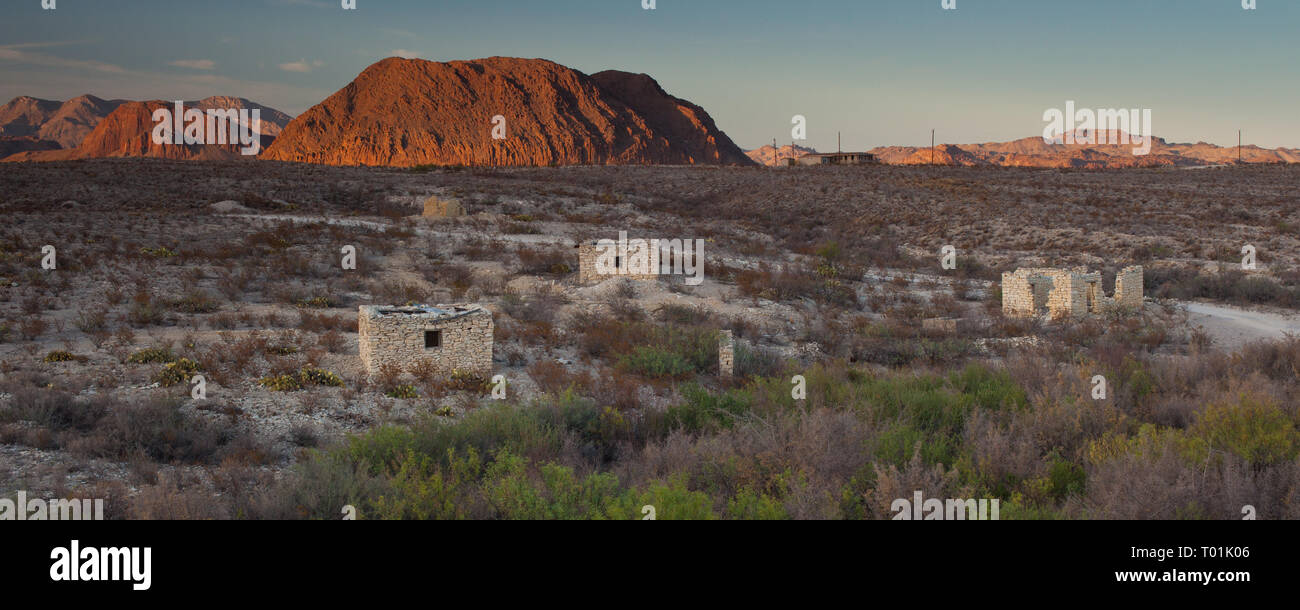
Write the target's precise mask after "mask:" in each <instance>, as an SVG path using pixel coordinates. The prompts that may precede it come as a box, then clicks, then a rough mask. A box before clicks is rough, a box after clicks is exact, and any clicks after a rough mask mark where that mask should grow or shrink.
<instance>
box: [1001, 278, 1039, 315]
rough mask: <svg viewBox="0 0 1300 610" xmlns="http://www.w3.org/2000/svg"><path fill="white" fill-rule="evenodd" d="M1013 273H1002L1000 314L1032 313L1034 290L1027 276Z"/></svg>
mask: <svg viewBox="0 0 1300 610" xmlns="http://www.w3.org/2000/svg"><path fill="white" fill-rule="evenodd" d="M1020 271H1021V270H1019V269H1017V270H1016V272H1015V273H1010V272H1008V273H1003V274H1002V314H1003V315H1007V316H1030V315H1033V314H1034V292H1033V286H1032V285H1031V284H1030V283H1029V278H1028V276H1026V275H1024V274H1021V273H1020Z"/></svg>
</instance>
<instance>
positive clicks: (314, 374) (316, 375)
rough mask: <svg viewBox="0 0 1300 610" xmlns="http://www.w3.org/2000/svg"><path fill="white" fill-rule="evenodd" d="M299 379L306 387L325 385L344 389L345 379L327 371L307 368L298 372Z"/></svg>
mask: <svg viewBox="0 0 1300 610" xmlns="http://www.w3.org/2000/svg"><path fill="white" fill-rule="evenodd" d="M298 378H299V379H300V380H302V383H303V384H304V385H306V384H310V385H323V386H329V387H334V388H341V387H343V385H344V384H343V379H342V378H341V377H339V376H338V375H335V374H334V373H331V372H329V371H327V370H325V369H319V368H314V367H305V368H303V369H302V370H301V371H299V372H298Z"/></svg>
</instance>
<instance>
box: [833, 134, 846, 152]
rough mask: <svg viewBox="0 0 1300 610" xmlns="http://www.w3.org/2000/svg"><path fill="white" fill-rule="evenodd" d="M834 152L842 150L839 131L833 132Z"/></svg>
mask: <svg viewBox="0 0 1300 610" xmlns="http://www.w3.org/2000/svg"><path fill="white" fill-rule="evenodd" d="M835 152H837V153H842V152H844V140H843V139H842V138H840V132H838V131H837V132H835Z"/></svg>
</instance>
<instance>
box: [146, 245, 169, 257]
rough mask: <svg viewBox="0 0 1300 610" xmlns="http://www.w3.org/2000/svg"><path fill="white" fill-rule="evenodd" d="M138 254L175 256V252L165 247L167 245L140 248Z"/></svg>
mask: <svg viewBox="0 0 1300 610" xmlns="http://www.w3.org/2000/svg"><path fill="white" fill-rule="evenodd" d="M140 254H143V255H145V256H152V257H154V258H171V257H173V256H176V252H174V251H172V250H170V249H168V248H167V246H158V247H157V248H140Z"/></svg>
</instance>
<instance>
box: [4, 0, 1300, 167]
mask: <svg viewBox="0 0 1300 610" xmlns="http://www.w3.org/2000/svg"><path fill="white" fill-rule="evenodd" d="M56 2H57V5H56V8H55V9H54V10H52V11H49V10H42V9H41V0H5V6H4V8H3V9H0V10H3V13H4V18H3V19H0V98H3V100H8V99H9V98H12V97H15V96H18V95H32V96H35V97H42V98H47V99H66V98H69V97H73V96H76V95H80V94H82V93H92V94H95V95H98V96H100V97H105V98H130V99H149V98H159V99H178V98H186V99H193V98H198V97H205V96H208V95H235V96H239V97H246V98H249V99H252V100H255V101H258V102H261V103H264V104H267V105H270V106H273V107H276V108H279V109H281V110H284V111H286V112H290V113H292V114H298V113H300V112H302V111H304V110H306V109H307V108H309V107H310V106H311V105H313V104H315V103H317V102H319V101H321V100H323V99H324V98H325V97H327V96H328V95H330V94H331V93H333V92H334V91H336V90H338V89H339V88H341V87H343V86H344V85H346V84H347V83H348V82H349V81H351V80H352V79H353V78H354V77H355V76H356V75H357V74H358V73H359V72H360V71H361V70H362V69H364V68H365V67H366V66H368V65H370V64H371V63H374V62H375V61H378V60H380V59H383V58H384V57H389V56H392V55H395V54H402V55H410V56H416V57H421V58H424V59H430V60H435V61H448V60H453V59H473V58H479V57H487V56H492V55H509V56H518V57H544V58H546V59H550V60H553V61H556V62H559V63H561V64H564V65H567V66H570V67H573V68H576V69H579V70H582V71H584V72H587V73H593V72H598V71H600V70H605V69H611V68H612V69H620V70H627V71H632V72H645V73H647V74H650V75H651V76H654V77H655V78H656V79H657V80H658V81H659V82H660V84H661V85H663V87H664V88H665V89H666V90H667V91H668V92H669V93H672V94H673V95H676V96H678V97H682V98H685V99H688V100H691V101H693V102H695V103H697V104H699V105H701V106H703V107H704V108H705V109H706V110H708V112H709V113H710V115H712V116H713V118H714V120H715V121H716V122H717V123H718V125H719V126H720V127H721V128H722V129H723V130H724V131H726V132H727V133H728V135H730V136H731V137H732V139H734V140H735V141H736V143H737V144H739V145H740V146H741V147H743V148H753V147H756V146H760V145H762V144H765V143H771V141H772V139H773V138H777V140H778V141H779V142H781V143H783V144H784V143H788V142H789V140H790V128H791V125H790V119H791V117H792V116H793V115H796V114H800V115H804V116H805V117H807V119H808V138H809V139H808V141H807V142H804V143H803V144H807V145H812V146H814V147H816V148H818V149H821V150H833V149H834V148H835V141H836V140H835V138H836V131H842V132H843V137H844V148H845V149H846V150H849V149H868V148H872V147H875V146H883V145H893V144H896V145H928V144H929V135H930V129H931V128H934V129H936V130H937V131H938V138H939V140H940V141H941V142H953V143H966V142H981V141H1002V140H1010V139H1015V138H1021V137H1029V136H1036V135H1039V134H1041V133H1042V130H1043V127H1044V122H1043V120H1042V114H1043V112H1044V110H1046V109H1048V108H1063V107H1064V105H1065V102H1066V100H1074V101H1075V102H1076V104H1077V105H1078V106H1079V107H1081V108H1150V109H1152V115H1153V123H1154V124H1153V128H1154V131H1155V133H1156V135H1159V136H1161V137H1164V138H1167V139H1169V140H1171V141H1179V142H1186V141H1202V140H1203V141H1209V142H1214V143H1217V144H1224V145H1227V144H1235V143H1236V139H1237V129H1239V128H1240V129H1244V130H1245V132H1246V140H1247V141H1248V142H1250V143H1255V144H1259V145H1262V146H1268V147H1275V146H1288V147H1300V116H1298V114H1300V113H1297V111H1296V110H1297V107H1300V105H1298V104H1297V102H1298V101H1300V78H1298V77H1300V1H1298V0H1257V6H1258V8H1257V9H1256V10H1253V11H1247V10H1242V7H1241V0H957V9H956V10H950V11H946V10H943V9H942V8H941V5H940V0H804V1H802V2H793V1H790V0H752V1H742V0H656V8H655V10H644V9H643V8H642V7H641V0H357V7H358V8H357V10H355V11H344V10H342V8H341V7H340V4H339V1H338V0H220V1H211V0H203V1H186V0H170V1H168V0H56Z"/></svg>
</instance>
